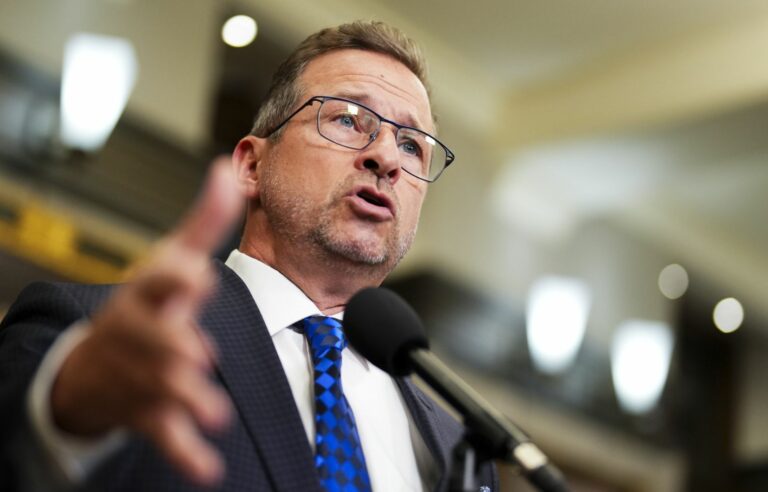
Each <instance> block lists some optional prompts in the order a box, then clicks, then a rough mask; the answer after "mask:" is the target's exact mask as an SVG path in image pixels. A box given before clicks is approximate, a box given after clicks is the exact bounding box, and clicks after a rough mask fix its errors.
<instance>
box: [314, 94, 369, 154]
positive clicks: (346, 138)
mask: <svg viewBox="0 0 768 492" xmlns="http://www.w3.org/2000/svg"><path fill="white" fill-rule="evenodd" d="M317 122H318V130H319V131H320V134H321V135H322V136H324V137H325V138H327V139H328V140H331V141H332V142H335V143H337V144H341V145H344V146H345V147H351V148H353V149H362V148H363V147H365V146H366V145H368V142H370V140H371V135H372V134H373V133H374V132H375V131H376V129H377V128H378V127H379V119H378V118H377V117H376V115H375V114H373V113H371V112H370V111H368V110H367V109H365V108H362V107H360V106H358V105H356V104H353V103H350V102H347V101H339V100H336V99H327V100H325V101H324V102H323V105H322V106H320V112H319V113H318V114H317Z"/></svg>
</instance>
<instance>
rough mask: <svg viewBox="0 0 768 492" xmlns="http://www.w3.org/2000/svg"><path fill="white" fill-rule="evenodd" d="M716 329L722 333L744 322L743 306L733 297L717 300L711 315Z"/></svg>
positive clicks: (733, 329)
mask: <svg viewBox="0 0 768 492" xmlns="http://www.w3.org/2000/svg"><path fill="white" fill-rule="evenodd" d="M712 318H713V319H714V321H715V326H717V329H718V330H720V331H722V332H723V333H731V332H734V331H736V330H737V329H738V328H739V327H740V326H741V323H743V322H744V308H743V307H742V306H741V303H740V302H739V301H737V300H736V299H734V298H733V297H728V298H726V299H723V300H722V301H720V302H718V303H717V305H716V306H715V311H714V313H713V315H712Z"/></svg>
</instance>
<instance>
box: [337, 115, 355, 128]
mask: <svg viewBox="0 0 768 492" xmlns="http://www.w3.org/2000/svg"><path fill="white" fill-rule="evenodd" d="M338 121H339V123H340V124H341V125H342V126H346V127H347V128H354V127H355V118H354V117H353V116H352V115H349V114H343V115H341V116H339V118H338Z"/></svg>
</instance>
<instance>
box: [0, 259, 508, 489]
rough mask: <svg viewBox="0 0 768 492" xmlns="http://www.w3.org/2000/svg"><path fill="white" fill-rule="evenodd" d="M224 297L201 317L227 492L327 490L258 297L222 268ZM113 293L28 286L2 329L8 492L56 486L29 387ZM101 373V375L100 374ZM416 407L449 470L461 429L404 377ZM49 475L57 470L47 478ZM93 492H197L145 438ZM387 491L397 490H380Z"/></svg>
mask: <svg viewBox="0 0 768 492" xmlns="http://www.w3.org/2000/svg"><path fill="white" fill-rule="evenodd" d="M216 268H217V269H218V271H219V273H220V285H219V289H218V291H217V294H216V295H215V296H214V297H213V299H212V300H211V301H210V302H209V303H208V304H207V306H206V307H205V309H204V310H203V312H202V315H201V319H200V325H201V326H202V327H203V328H204V329H205V330H206V331H207V332H208V333H209V334H210V336H211V337H212V338H213V339H214V340H215V343H216V344H217V347H218V349H219V362H218V365H217V367H216V371H215V378H216V379H217V381H218V383H219V384H221V386H222V387H224V388H225V389H226V390H227V391H228V392H229V394H230V396H231V398H232V401H233V403H234V406H235V416H234V418H233V421H232V424H231V425H230V427H229V428H228V429H227V431H226V432H224V433H223V434H221V435H212V436H209V438H210V439H211V441H212V442H213V443H215V445H216V446H217V447H218V448H219V449H220V450H221V452H222V454H223V455H224V457H225V459H226V463H227V473H226V479H225V481H224V482H223V483H222V484H221V487H220V489H219V490H225V491H238V492H240V491H246V490H253V491H268V490H269V491H272V490H274V491H301V492H304V491H307V492H310V491H314V492H321V489H320V485H319V481H318V478H317V475H316V472H315V468H314V462H313V456H312V451H311V448H310V446H309V444H308V441H307V437H306V434H305V432H304V427H303V426H302V423H301V420H300V417H299V413H298V410H297V409H296V405H295V403H294V400H293V396H292V394H291V390H290V387H289V385H288V380H287V379H286V377H285V373H284V372H283V369H282V365H281V364H280V360H279V358H278V356H277V352H276V351H275V348H274V345H273V343H272V340H271V338H270V336H269V333H268V332H267V329H266V326H265V325H264V321H263V319H262V318H261V315H260V313H259V310H258V308H257V307H256V304H255V303H254V302H253V298H252V297H251V294H250V292H249V291H248V289H247V287H246V286H245V284H244V283H243V282H242V281H241V280H240V278H239V277H238V276H237V275H236V274H235V273H234V272H233V271H232V270H230V269H229V268H227V267H226V266H224V265H223V264H221V263H220V262H216ZM111 289H112V288H111V287H110V286H87V285H78V284H64V283H60V284H50V283H38V284H33V285H31V286H29V287H27V288H26V289H25V290H24V291H23V292H22V293H21V294H20V295H19V298H18V300H17V301H16V303H15V304H14V305H13V306H12V307H11V309H10V311H9V312H8V315H7V316H6V318H5V319H4V320H3V322H2V324H0V438H1V439H2V442H1V443H0V444H1V445H2V447H3V450H2V452H0V490H4V491H6V490H8V491H10V490H41V489H42V488H43V487H48V486H50V481H49V480H46V478H48V477H45V476H43V475H45V473H41V472H40V470H45V469H46V468H44V467H41V466H40V465H41V464H42V463H43V462H44V459H45V458H44V454H43V453H42V451H41V448H40V446H39V445H38V444H37V443H36V442H35V439H34V435H33V434H32V433H31V432H30V428H29V423H28V422H27V412H26V409H25V407H24V405H25V400H26V393H27V390H28V386H29V384H30V381H31V379H32V377H33V375H34V373H35V371H36V369H37V367H38V365H39V363H40V361H41V359H42V357H43V355H44V354H45V352H46V350H48V348H49V347H50V345H51V344H52V343H53V341H54V339H55V338H56V336H57V335H59V333H60V332H61V331H62V330H64V329H65V328H66V327H68V326H70V325H71V324H72V323H74V322H76V321H77V320H79V319H82V318H85V317H88V316H90V314H91V313H92V312H93V311H94V310H95V309H97V308H98V306H99V305H101V304H102V303H103V302H104V301H105V300H106V299H107V297H108V296H109V293H110V291H111ZM94 370H98V368H94ZM397 384H398V386H399V387H400V391H401V392H402V394H403V397H404V400H405V402H406V404H407V406H408V409H409V410H410V412H411V415H412V416H413V418H414V420H415V422H416V424H417V426H418V428H419V430H420V432H421V435H422V437H423V438H424V441H425V442H426V444H427V446H428V448H429V449H430V451H431V452H432V454H433V456H434V458H435V461H436V462H437V464H438V466H439V469H440V472H441V478H440V481H439V484H438V487H437V489H438V490H445V489H446V488H447V486H448V477H447V475H446V473H445V471H446V470H447V469H448V466H449V465H448V463H449V459H450V455H451V451H452V448H453V445H454V444H455V443H456V442H457V441H458V440H459V438H460V437H461V435H462V432H463V430H462V427H461V426H460V425H459V424H458V423H457V422H456V421H455V420H454V419H452V418H451V417H450V416H449V415H447V414H446V413H445V412H444V411H443V410H442V409H441V408H439V407H438V406H437V405H436V404H435V403H434V402H433V401H432V400H430V399H429V398H428V397H426V396H425V395H424V394H423V393H422V392H421V391H420V390H419V389H418V388H416V387H415V386H414V385H413V383H411V381H410V380H408V379H398V380H397ZM48 473H50V472H48ZM481 476H482V480H481V483H482V484H485V485H488V486H490V487H492V490H497V489H498V487H497V481H496V476H495V472H494V471H493V470H492V469H491V467H485V468H484V469H483V471H482V474H481ZM85 489H86V490H110V491H111V490H114V491H123V490H124V491H149V490H160V491H182V490H184V491H186V490H196V488H195V487H194V486H192V485H191V484H190V483H188V482H187V481H185V480H184V479H183V478H182V477H180V476H179V475H178V474H177V473H176V471H175V470H174V469H172V468H171V466H170V465H169V464H168V463H167V462H166V461H165V459H163V458H162V456H161V455H160V454H159V453H158V451H156V450H155V448H154V447H153V446H152V445H151V444H149V443H148V442H146V441H144V440H142V439H140V438H134V439H131V440H130V442H129V444H128V445H127V446H126V447H125V448H124V449H122V450H121V451H120V452H118V453H117V454H116V455H115V456H113V457H112V458H110V459H109V460H108V462H107V463H105V464H104V465H103V466H101V467H100V468H99V469H98V471H97V472H96V473H95V474H94V476H93V477H92V478H91V479H90V480H89V483H88V485H87V486H86V487H85ZM380 492H389V491H380Z"/></svg>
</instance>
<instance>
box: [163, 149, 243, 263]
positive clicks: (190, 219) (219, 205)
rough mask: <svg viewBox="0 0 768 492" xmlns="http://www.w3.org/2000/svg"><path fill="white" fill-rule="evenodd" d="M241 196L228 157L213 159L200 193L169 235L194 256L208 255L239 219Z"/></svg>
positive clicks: (241, 203) (241, 209)
mask: <svg viewBox="0 0 768 492" xmlns="http://www.w3.org/2000/svg"><path fill="white" fill-rule="evenodd" d="M244 204H245V196H244V195H243V192H242V190H241V187H240V184H239V183H238V182H237V179H236V177H235V175H234V172H233V169H232V164H231V159H230V158H229V156H221V157H218V158H216V159H215V160H214V161H213V163H212V165H211V169H210V171H209V172H208V176H207V177H206V179H205V183H204V184H203V188H202V191H201V193H200V195H199V197H198V199H197V201H196V202H195V204H194V205H193V206H192V208H191V209H190V210H189V211H188V212H187V215H186V216H185V217H184V219H183V220H182V221H181V223H180V224H179V226H178V227H177V228H176V230H175V231H174V233H173V237H174V239H175V240H176V241H178V242H179V243H181V245H182V246H184V247H186V248H189V249H191V250H193V251H195V252H199V253H203V254H206V255H208V254H210V253H213V252H214V251H215V250H216V248H217V247H218V246H219V245H220V244H221V243H222V242H223V241H224V240H225V239H226V238H227V236H228V234H229V233H230V232H231V230H232V228H233V227H234V226H235V224H236V223H237V221H238V219H239V218H240V216H241V213H242V211H243V207H244Z"/></svg>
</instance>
